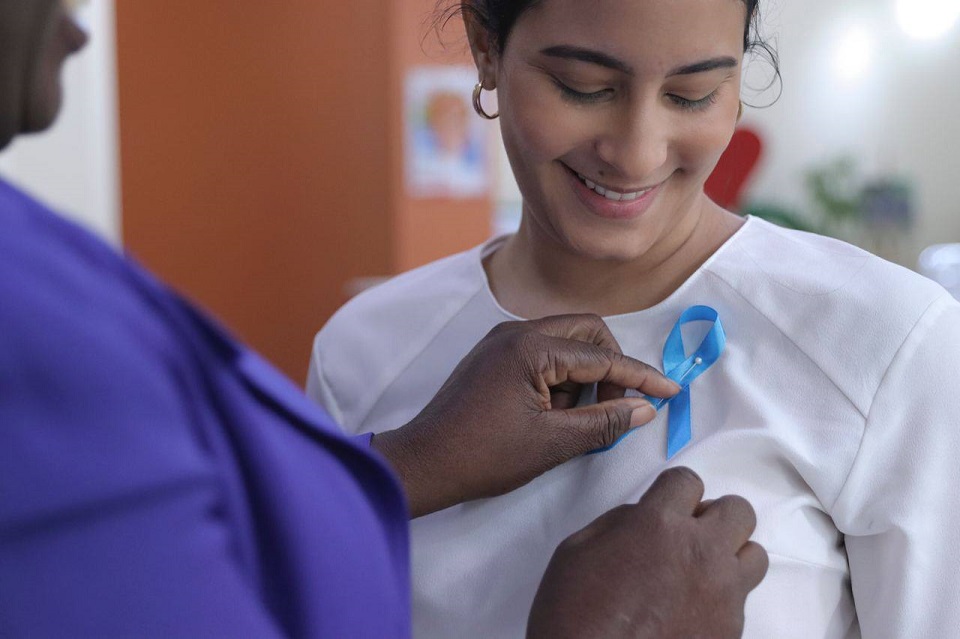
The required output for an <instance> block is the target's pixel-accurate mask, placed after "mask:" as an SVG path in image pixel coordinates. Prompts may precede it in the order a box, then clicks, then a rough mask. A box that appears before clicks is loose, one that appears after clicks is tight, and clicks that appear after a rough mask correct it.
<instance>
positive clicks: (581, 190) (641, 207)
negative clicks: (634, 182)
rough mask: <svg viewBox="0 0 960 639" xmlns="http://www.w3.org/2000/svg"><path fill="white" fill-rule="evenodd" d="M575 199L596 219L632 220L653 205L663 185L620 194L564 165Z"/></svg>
mask: <svg viewBox="0 0 960 639" xmlns="http://www.w3.org/2000/svg"><path fill="white" fill-rule="evenodd" d="M564 168H565V169H566V170H567V174H568V175H569V176H570V181H571V183H572V186H573V190H574V192H575V193H576V194H577V198H578V199H579V200H580V201H581V202H582V203H583V204H584V205H585V206H586V207H587V208H588V209H589V210H590V212H592V213H593V214H594V215H597V216H598V217H602V218H606V219H611V220H632V219H636V218H638V217H640V216H641V215H643V213H644V212H646V210H647V209H649V208H650V206H651V205H652V204H653V202H654V200H655V199H656V197H657V194H658V193H659V192H660V188H661V187H662V186H663V183H662V182H661V183H660V184H657V185H656V186H653V187H650V188H647V189H642V190H639V191H630V192H626V193H624V192H620V191H615V190H613V189H607V188H605V187H603V186H600V185H599V184H596V183H595V182H593V181H591V180H590V179H589V178H586V177H583V176H581V175H580V174H578V173H576V172H574V171H573V170H572V169H571V168H570V167H568V166H566V165H564Z"/></svg>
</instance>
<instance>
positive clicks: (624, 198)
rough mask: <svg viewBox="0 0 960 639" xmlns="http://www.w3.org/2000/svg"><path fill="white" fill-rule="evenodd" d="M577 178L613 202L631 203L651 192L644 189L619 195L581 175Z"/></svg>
mask: <svg viewBox="0 0 960 639" xmlns="http://www.w3.org/2000/svg"><path fill="white" fill-rule="evenodd" d="M577 177H579V178H580V181H581V182H583V183H584V184H586V185H587V188H589V189H592V190H594V191H596V192H597V193H598V194H600V195H602V196H603V197H605V198H607V199H608V200H613V201H614V202H631V201H633V200H635V199H637V198H638V197H640V196H641V195H643V194H644V193H646V192H647V191H649V190H650V189H644V190H642V191H634V192H633V193H618V192H617V191H611V190H609V189H605V188H603V187H602V186H600V185H599V184H597V183H595V182H591V181H590V180H589V179H587V178H586V177H584V176H582V175H580V174H579V173H577Z"/></svg>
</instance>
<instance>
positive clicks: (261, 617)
mask: <svg viewBox="0 0 960 639" xmlns="http://www.w3.org/2000/svg"><path fill="white" fill-rule="evenodd" d="M407 535H408V533H407V511H406V505H405V503H404V501H403V497H402V494H401V492H400V488H399V486H398V485H397V483H396V481H395V479H394V478H393V476H392V475H391V473H390V472H389V470H388V469H387V468H386V467H385V466H384V464H383V463H382V462H381V461H379V459H377V458H376V457H374V456H373V455H372V454H371V453H370V452H368V450H366V449H365V447H364V445H363V442H362V441H351V440H348V439H345V438H344V437H342V436H341V435H340V434H339V432H338V430H337V428H336V426H335V425H334V424H332V423H331V421H330V419H329V418H328V417H327V416H325V415H324V414H323V413H322V412H321V410H320V409H319V408H317V407H316V406H314V405H313V404H312V403H310V402H309V401H308V400H307V399H306V398H305V397H304V396H303V395H302V394H301V392H300V391H299V390H298V389H297V388H296V387H295V386H294V385H293V384H292V383H290V382H289V381H288V380H287V379H286V378H284V377H283V376H282V375H280V374H279V373H277V372H276V371H275V370H274V369H273V368H271V367H270V366H269V365H268V364H267V363H265V362H264V361H263V360H262V359H261V358H259V357H258V356H257V355H255V354H254V353H252V352H251V351H249V350H247V349H245V348H244V347H243V346H241V345H239V344H237V343H236V342H235V341H234V340H233V339H231V338H230V337H229V336H227V335H225V334H224V333H223V332H222V331H220V330H219V329H218V328H217V327H216V326H214V325H213V324H211V323H210V322H209V321H207V320H206V319H205V318H204V317H202V316H201V314H200V313H198V312H197V311H196V310H195V309H194V308H192V307H191V306H190V305H189V304H187V303H185V302H184V301H183V300H181V299H180V298H179V297H177V296H176V295H174V294H173V293H171V292H170V291H168V290H167V289H166V288H164V287H163V286H162V285H160V284H159V283H157V282H156V281H155V280H154V279H153V278H151V277H150V276H149V275H147V274H146V273H144V272H143V271H142V270H140V269H139V268H138V267H137V266H136V265H134V264H133V263H132V262H130V261H129V260H126V259H124V258H123V257H121V256H119V255H117V254H116V253H114V252H113V251H112V250H111V249H110V248H109V247H107V246H105V245H104V244H102V243H101V242H99V241H98V240H96V239H95V238H93V237H92V236H90V235H89V234H87V233H86V232H84V231H82V230H81V229H79V228H77V227H76V226H74V225H72V224H70V223H68V222H66V221H64V220H62V219H60V218H59V217H57V216H56V215H54V214H52V213H51V212H49V211H48V210H46V209H45V208H44V207H42V206H41V205H39V204H38V203H36V202H35V201H33V200H31V199H29V198H28V197H26V196H25V195H23V194H22V193H20V192H18V191H16V190H15V189H13V188H11V187H10V186H9V185H7V184H5V183H3V182H2V181H0V636H3V637H8V636H9V637H26V636H29V637H63V636H70V637H83V636H89V637H119V636H127V637H130V636H140V637H146V636H154V637H159V636H162V637H274V636H295V637H351V638H352V637H358V638H359V637H371V638H377V639H382V638H387V637H407V636H409V633H410V630H409V629H410V600H409V597H410V595H409V581H410V579H409V564H408V561H409V560H408V536H407Z"/></svg>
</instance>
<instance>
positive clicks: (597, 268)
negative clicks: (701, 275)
mask: <svg viewBox="0 0 960 639" xmlns="http://www.w3.org/2000/svg"><path fill="white" fill-rule="evenodd" d="M742 223H743V220H742V219H741V218H739V217H738V216H736V215H733V214H732V213H728V212H727V211H724V210H723V209H722V208H720V207H719V206H717V205H716V204H714V203H713V202H711V201H710V200H709V199H707V198H706V197H704V198H702V200H701V201H700V202H698V204H697V205H696V207H695V208H693V209H691V210H690V211H688V214H687V215H685V216H683V218H682V219H681V220H680V222H679V223H678V224H677V225H676V226H675V227H673V228H672V229H670V230H669V231H668V232H667V233H666V234H665V235H664V236H663V237H661V238H660V239H659V240H658V241H657V242H656V243H655V244H654V245H653V246H652V247H651V248H650V250H648V251H646V252H645V253H644V254H643V255H641V256H640V257H638V258H637V259H634V260H630V261H617V260H597V259H591V258H589V257H585V256H583V255H579V254H577V253H575V252H573V251H572V250H570V249H569V248H568V247H565V246H562V245H561V244H560V243H558V242H556V241H554V240H552V239H551V238H550V237H549V236H548V234H547V233H545V232H544V231H543V229H540V228H538V227H537V225H536V223H534V222H532V221H531V220H530V218H529V216H526V215H525V216H524V220H523V222H522V223H521V226H520V230H519V231H518V232H517V234H516V235H514V236H512V237H511V238H509V239H508V240H507V242H506V243H505V244H504V245H503V246H502V247H501V248H500V250H498V251H497V252H496V253H494V254H493V255H491V256H490V257H489V258H487V260H486V262H485V264H484V267H485V269H486V272H487V278H488V280H489V282H490V286H491V289H492V290H493V293H494V295H495V296H496V298H497V301H498V302H499V303H500V305H501V306H503V307H504V308H505V309H506V310H508V311H509V312H511V313H513V314H515V315H518V316H520V317H525V318H529V319H534V318H537V317H544V316H546V315H558V314H566V313H595V314H598V315H604V316H610V315H620V314H623V313H632V312H635V311H640V310H643V309H647V308H650V307H652V306H655V305H656V304H659V303H660V302H662V301H663V300H665V299H666V298H667V297H669V296H670V295H671V294H672V293H673V292H674V291H676V290H677V289H678V288H679V287H680V286H681V285H682V284H683V283H684V282H685V281H686V280H687V279H688V278H689V277H690V276H691V275H693V274H694V272H696V270H697V269H698V268H700V266H701V265H702V264H703V263H704V262H705V261H706V260H707V259H708V258H709V257H710V256H711V255H713V253H714V252H716V250H717V249H719V248H720V246H722V245H723V243H724V242H726V241H727V240H728V239H729V238H730V237H731V236H732V235H733V234H734V233H736V231H737V229H739V228H740V226H741V225H742Z"/></svg>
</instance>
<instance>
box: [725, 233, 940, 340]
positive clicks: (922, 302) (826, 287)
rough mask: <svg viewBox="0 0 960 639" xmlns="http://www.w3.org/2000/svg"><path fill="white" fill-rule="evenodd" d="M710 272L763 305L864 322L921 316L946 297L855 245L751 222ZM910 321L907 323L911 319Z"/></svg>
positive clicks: (933, 285)
mask: <svg viewBox="0 0 960 639" xmlns="http://www.w3.org/2000/svg"><path fill="white" fill-rule="evenodd" d="M729 249H730V250H727V251H725V252H723V254H722V256H721V258H720V259H717V260H715V261H714V262H713V263H712V264H711V265H710V267H709V270H710V271H711V272H713V273H714V274H715V275H717V276H719V277H721V278H722V279H723V280H724V281H726V282H727V283H728V284H730V285H731V286H733V287H734V288H736V289H737V290H738V292H740V293H741V295H744V296H745V297H747V298H748V299H749V300H750V301H753V302H756V303H757V304H763V300H764V299H768V300H770V301H771V302H772V303H780V304H782V303H793V304H791V306H792V308H793V309H794V310H796V306H795V305H794V304H795V303H797V302H802V304H801V305H802V306H804V307H810V308H813V307H820V308H832V309H835V310H836V311H837V312H839V313H843V312H844V311H845V312H846V314H848V315H850V316H853V317H863V314H864V313H868V312H873V313H879V314H882V315H894V316H900V315H903V316H904V317H905V318H906V316H910V315H915V314H916V313H922V312H923V310H924V309H926V307H928V306H929V305H930V304H931V303H932V302H933V301H934V300H935V299H937V298H939V297H942V296H944V295H946V291H944V289H943V287H941V286H940V285H938V284H936V283H935V282H933V281H931V280H929V279H927V278H925V277H923V276H921V275H919V274H918V273H915V272H914V271H911V270H910V269H907V268H904V267H902V266H899V265H897V264H893V263H891V262H888V261H887V260H885V259H882V258H880V257H878V256H876V255H873V254H872V253H869V252H867V251H865V250H863V249H860V248H858V247H856V246H853V245H851V244H848V243H846V242H843V241H841V240H837V239H834V238H830V237H825V236H822V235H816V234H814V233H806V232H802V231H795V230H791V229H785V228H781V227H779V226H776V225H774V224H771V223H769V222H765V221H763V220H760V219H751V220H750V223H749V224H748V226H747V227H745V228H744V229H743V232H742V233H741V234H740V236H739V237H738V238H736V241H734V242H732V243H731V246H730V247H729ZM907 321H909V320H907Z"/></svg>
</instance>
